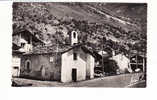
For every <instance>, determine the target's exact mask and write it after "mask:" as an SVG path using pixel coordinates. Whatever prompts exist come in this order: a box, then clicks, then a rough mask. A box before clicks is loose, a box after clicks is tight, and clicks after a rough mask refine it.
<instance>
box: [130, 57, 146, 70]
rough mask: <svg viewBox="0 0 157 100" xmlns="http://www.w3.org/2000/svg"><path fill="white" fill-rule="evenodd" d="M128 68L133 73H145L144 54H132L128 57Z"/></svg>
mask: <svg viewBox="0 0 157 100" xmlns="http://www.w3.org/2000/svg"><path fill="white" fill-rule="evenodd" d="M130 67H131V69H132V70H133V71H134V72H145V71H146V57H145V55H144V54H132V55H131V57H130Z"/></svg>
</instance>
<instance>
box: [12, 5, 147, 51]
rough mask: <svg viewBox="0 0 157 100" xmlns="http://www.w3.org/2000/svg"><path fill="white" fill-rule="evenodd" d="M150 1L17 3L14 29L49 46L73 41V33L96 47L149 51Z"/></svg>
mask: <svg viewBox="0 0 157 100" xmlns="http://www.w3.org/2000/svg"><path fill="white" fill-rule="evenodd" d="M146 27H147V5H146V4H109V3H30V2H29V3H14V4H13V31H18V30H19V29H22V28H25V29H28V30H30V31H32V33H34V34H37V35H38V37H39V38H40V39H42V40H43V41H45V43H46V44H47V45H53V44H56V42H57V43H58V44H62V45H67V44H69V32H70V31H71V30H76V31H78V34H79V42H86V43H87V45H89V46H90V47H93V49H98V50H100V49H101V47H102V45H104V49H114V50H118V51H120V52H121V51H122V52H129V51H130V50H134V49H135V50H138V51H142V52H146V40H147V39H146V37H147V34H146V33H147V28H146Z"/></svg>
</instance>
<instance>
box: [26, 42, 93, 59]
mask: <svg viewBox="0 0 157 100" xmlns="http://www.w3.org/2000/svg"><path fill="white" fill-rule="evenodd" d="M77 47H81V49H82V50H83V51H84V52H85V53H89V54H91V55H92V56H93V52H92V50H90V49H88V48H87V47H86V46H85V44H76V45H74V46H70V45H58V46H57V45H52V46H38V47H35V48H34V49H33V51H32V52H29V53H25V55H30V54H32V55H35V54H52V53H60V54H64V53H66V52H68V51H70V50H72V49H74V48H77Z"/></svg>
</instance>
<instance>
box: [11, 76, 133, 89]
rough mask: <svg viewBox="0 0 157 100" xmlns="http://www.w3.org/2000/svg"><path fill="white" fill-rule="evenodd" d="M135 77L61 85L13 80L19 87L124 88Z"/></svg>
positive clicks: (21, 79)
mask: <svg viewBox="0 0 157 100" xmlns="http://www.w3.org/2000/svg"><path fill="white" fill-rule="evenodd" d="M135 75H136V74H125V75H117V76H108V77H102V78H96V79H91V80H85V81H80V82H71V83H61V82H57V81H39V80H30V79H23V78H14V79H13V80H15V82H16V83H18V84H20V85H24V84H32V86H33V87H39V86H40V87H42V86H43V87H126V86H128V85H129V84H130V82H131V81H132V79H133V77H132V76H135Z"/></svg>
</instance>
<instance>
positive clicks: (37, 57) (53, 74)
mask: <svg viewBox="0 0 157 100" xmlns="http://www.w3.org/2000/svg"><path fill="white" fill-rule="evenodd" d="M60 59H61V56H60V54H58V55H56V54H34V55H24V56H23V57H22V59H21V76H23V77H30V78H34V79H42V80H57V81H60V76H61V75H60V71H61V67H60V66H61V60H60ZM28 61H29V62H30V71H28V68H27V65H26V63H27V62H28Z"/></svg>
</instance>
